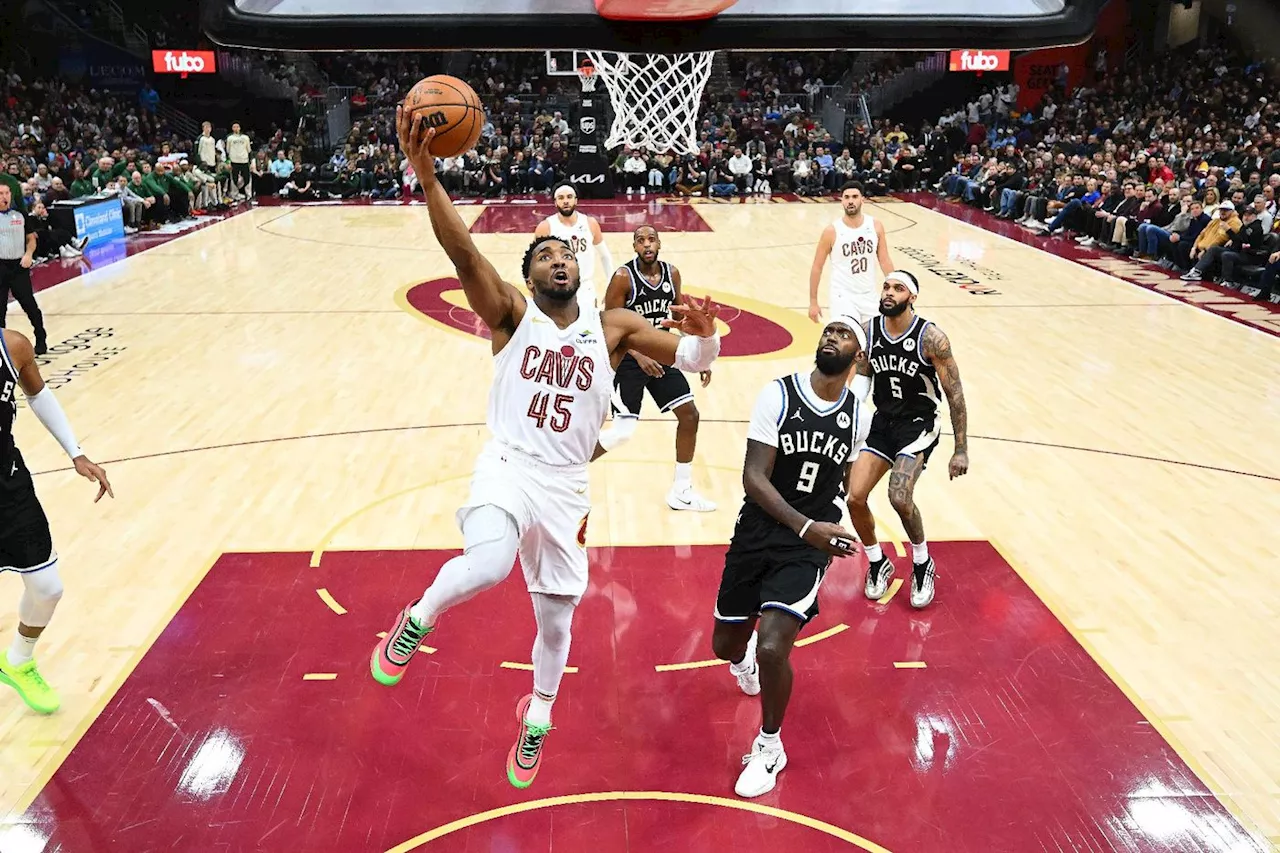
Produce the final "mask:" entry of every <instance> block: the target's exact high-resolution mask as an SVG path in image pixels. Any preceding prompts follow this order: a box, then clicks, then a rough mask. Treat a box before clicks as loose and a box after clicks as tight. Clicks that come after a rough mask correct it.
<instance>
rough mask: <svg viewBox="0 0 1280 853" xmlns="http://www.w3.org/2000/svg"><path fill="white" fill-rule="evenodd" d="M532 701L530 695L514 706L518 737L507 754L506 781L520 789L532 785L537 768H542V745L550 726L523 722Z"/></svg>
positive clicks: (531, 695)
mask: <svg viewBox="0 0 1280 853" xmlns="http://www.w3.org/2000/svg"><path fill="white" fill-rule="evenodd" d="M532 701H533V694H532V693H531V694H529V695H528V696H526V697H524V698H523V699H521V700H520V704H519V705H517V706H516V719H517V720H519V721H520V736H519V737H518V738H516V745H515V746H513V747H511V752H510V753H508V754H507V781H508V782H510V783H511V784H512V785H514V786H516V787H517V788H521V789H523V788H528V787H529V786H530V785H532V784H533V780H534V778H535V777H536V776H537V775H538V768H539V767H541V766H542V744H543V743H544V742H545V741H546V738H547V732H549V731H551V726H535V725H533V724H532V723H530V722H527V721H526V720H525V714H527V713H528V712H529V703H531V702H532Z"/></svg>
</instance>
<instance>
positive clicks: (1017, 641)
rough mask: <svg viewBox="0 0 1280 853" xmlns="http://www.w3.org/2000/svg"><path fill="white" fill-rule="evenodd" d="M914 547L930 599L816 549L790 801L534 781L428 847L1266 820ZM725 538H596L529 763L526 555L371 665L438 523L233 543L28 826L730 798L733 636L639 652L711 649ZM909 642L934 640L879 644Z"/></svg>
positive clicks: (190, 832)
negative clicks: (864, 579) (426, 531)
mask: <svg viewBox="0 0 1280 853" xmlns="http://www.w3.org/2000/svg"><path fill="white" fill-rule="evenodd" d="M932 547H933V549H934V553H935V555H936V557H937V559H938V561H939V566H940V572H941V574H940V581H939V597H938V600H937V602H936V603H935V605H934V606H933V607H932V608H931V609H930V610H928V611H925V612H924V613H920V614H917V613H915V612H913V611H912V610H911V609H910V608H909V607H908V605H907V602H906V600H905V599H906V595H905V592H900V593H899V594H898V595H897V597H895V598H894V599H893V600H892V601H891V602H890V603H889V604H888V605H885V606H880V605H876V604H872V603H869V602H867V601H865V600H864V599H863V598H862V596H861V576H862V573H861V565H860V562H861V561H859V565H854V564H853V563H854V561H853V560H850V561H848V563H849V564H848V565H839V566H837V567H835V568H834V569H833V571H832V574H831V575H830V578H829V581H828V583H827V584H826V585H825V586H824V589H823V598H822V600H821V604H822V614H821V615H820V616H819V618H818V620H817V621H816V622H815V624H814V625H813V626H812V627H811V628H810V629H809V630H808V631H807V632H806V635H807V636H813V635H815V634H817V633H818V632H820V631H823V630H826V629H828V628H831V627H833V626H837V625H840V624H846V625H848V626H849V628H848V629H847V630H845V631H843V632H841V633H837V634H834V635H832V636H830V637H828V638H827V639H823V640H821V641H819V642H816V643H814V644H812V645H810V646H807V647H805V648H801V649H798V650H797V651H796V653H795V656H794V663H795V667H796V673H797V677H796V687H795V693H794V696H793V701H792V707H791V711H790V715H789V717H788V718H787V722H786V724H785V725H784V727H783V738H784V742H785V743H786V746H787V750H788V754H789V757H790V762H791V763H790V765H789V766H788V768H787V770H786V771H785V772H784V773H783V774H782V776H781V779H780V783H779V786H778V788H777V790H775V791H774V792H772V793H771V794H769V795H767V796H765V797H762V798H760V800H757V801H752V802H753V804H759V805H763V806H767V807H772V808H775V809H784V810H786V813H785V814H784V813H777V812H774V813H770V814H759V813H754V812H749V811H740V810H734V809H731V808H727V807H725V806H724V805H722V804H717V803H714V802H711V803H688V802H667V801H663V800H655V799H640V800H634V801H626V802H618V801H611V802H589V803H582V802H579V803H577V804H559V805H555V804H552V805H545V806H544V807H538V808H534V809H532V810H529V811H524V812H520V813H516V814H511V815H507V816H500V817H495V818H493V819H490V820H483V821H481V822H478V823H474V824H473V825H471V826H468V827H463V828H459V829H457V830H456V831H453V832H450V833H448V834H446V835H444V836H443V837H440V838H438V839H436V840H434V841H432V842H430V843H429V844H427V846H426V849H430V850H437V849H438V850H445V851H475V853H481V851H484V853H498V851H503V853H505V852H506V851H520V853H534V852H535V851H557V853H558V851H571V853H620V851H631V852H632V853H650V851H679V853H701V851H707V853H710V852H711V851H722V850H742V849H756V850H769V849H780V848H781V849H803V850H805V851H814V853H822V852H823V851H843V850H850V849H856V848H855V847H853V846H851V844H850V843H849V842H848V841H845V840H838V839H837V838H836V837H833V836H832V835H830V834H828V833H827V831H824V830H822V829H815V828H813V827H812V826H805V825H801V824H799V823H796V822H794V820H793V816H794V815H807V816H809V817H811V818H816V819H818V820H820V821H824V822H826V824H829V825H832V826H834V827H839V828H843V830H845V831H846V832H849V833H855V834H856V835H857V836H860V837H862V838H864V839H868V841H869V842H873V843H874V844H878V845H881V847H879V848H876V847H869V848H867V849H887V850H891V851H895V853H902V851H948V852H949V853H951V852H952V851H954V853H961V851H975V853H976V852H977V851H982V853H991V852H992V851H1006V852H1007V853H1030V851H1039V850H1054V851H1081V850H1088V851H1103V850H1124V851H1227V850H1230V851H1233V853H1239V851H1246V850H1256V849H1260V848H1258V847H1256V846H1255V845H1254V843H1253V842H1252V841H1251V840H1250V839H1249V837H1248V836H1247V835H1246V834H1245V833H1244V832H1243V830H1241V828H1240V827H1239V826H1238V825H1237V824H1236V822H1235V821H1234V820H1233V819H1232V818H1231V817H1230V816H1229V814H1228V813H1227V812H1226V810H1225V809H1224V808H1223V806H1222V805H1220V804H1219V802H1218V801H1217V800H1216V799H1214V797H1213V796H1211V795H1210V794H1209V792H1208V791H1207V790H1206V789H1205V787H1204V786H1203V785H1202V784H1201V783H1200V782H1199V780H1198V779H1197V778H1196V777H1195V776H1194V775H1193V774H1192V773H1191V771H1190V770H1189V769H1188V768H1187V767H1186V765H1184V764H1183V762H1182V761H1181V760H1180V759H1179V758H1178V756H1177V754H1176V753H1175V752H1174V750H1173V749H1172V748H1171V747H1170V746H1169V745H1168V744H1167V743H1166V742H1165V741H1164V740H1163V739H1162V738H1161V736H1160V735H1159V734H1158V733H1157V732H1156V731H1155V730H1154V729H1153V728H1152V726H1150V725H1149V724H1148V723H1147V722H1146V721H1145V720H1144V719H1143V718H1142V716H1141V714H1140V713H1139V712H1138V711H1137V710H1136V709H1135V708H1134V707H1133V705H1132V704H1130V702H1129V701H1128V700H1127V699H1126V698H1125V697H1124V695H1123V694H1122V693H1121V691H1120V690H1119V689H1118V688H1117V687H1116V686H1115V685H1114V684H1113V683H1112V682H1111V681H1110V680H1109V679H1108V678H1107V677H1106V675H1105V674H1104V673H1103V672H1102V671H1101V670H1100V669H1099V668H1098V666H1097V665H1096V664H1095V663H1094V662H1093V660H1092V659H1091V658H1090V657H1089V656H1088V655H1087V654H1086V653H1085V651H1084V650H1083V649H1082V648H1081V647H1080V646H1079V645H1078V644H1077V643H1076V642H1075V640H1074V639H1073V638H1072V637H1071V635H1070V634H1069V633H1068V632H1067V631H1066V630H1065V629H1064V628H1063V626H1062V625H1061V624H1060V623H1059V622H1058V621H1057V620H1056V619H1055V618H1054V616H1053V615H1052V614H1051V613H1050V612H1049V610H1048V609H1047V608H1046V607H1045V606H1044V605H1043V604H1042V603H1041V602H1040V601H1039V600H1038V599H1037V598H1036V597H1035V595H1034V594H1033V593H1032V592H1031V591H1030V590H1029V589H1028V587H1027V586H1026V585H1025V584H1024V583H1023V582H1022V581H1021V579H1020V578H1019V577H1018V576H1017V575H1016V574H1015V573H1014V572H1013V571H1012V570H1011V569H1010V567H1009V566H1008V565H1007V564H1006V563H1005V562H1004V560H1003V559H1001V557H1000V556H999V554H998V553H997V552H996V551H995V550H994V549H993V548H992V547H991V546H990V545H988V544H986V543H981V542H941V543H935V544H934V545H933V546H932ZM723 552H724V548H723V547H722V546H721V547H687V546H685V547H675V548H672V547H652V548H622V549H593V566H592V569H593V578H592V585H591V588H590V590H589V592H588V595H587V596H586V598H585V599H584V601H583V604H582V606H581V608H580V610H579V613H578V616H577V621H576V623H575V626H574V648H573V652H572V654H571V657H570V661H569V662H570V664H571V665H573V666H577V667H579V671H578V672H577V673H576V674H569V675H566V676H565V682H564V685H563V689H562V695H561V698H560V700H559V702H558V703H557V705H556V712H555V724H556V726H557V728H556V730H555V731H554V732H553V733H552V735H551V737H550V739H549V741H548V747H547V749H548V754H547V759H546V763H545V765H544V767H543V770H542V775H541V776H540V777H539V779H538V781H537V783H536V784H535V785H534V787H533V788H532V789H531V790H530V791H528V792H519V791H516V790H515V789H513V788H511V787H509V786H508V784H507V782H506V780H505V775H504V771H503V764H504V760H505V758H506V753H507V750H508V748H509V746H510V743H511V741H512V740H513V738H514V736H515V720H514V713H515V712H514V709H515V705H516V701H517V700H518V699H519V698H520V696H521V695H523V694H524V693H525V692H527V691H528V689H529V686H530V680H531V678H530V674H529V673H527V672H521V671H515V670H508V669H503V668H501V667H500V664H501V663H502V662H503V661H514V662H521V661H527V660H528V657H529V649H530V645H531V642H532V639H533V617H532V614H531V612H530V607H529V603H528V596H527V594H526V593H525V592H524V590H523V586H522V583H521V582H520V580H519V574H518V573H516V574H515V575H514V576H513V577H512V578H511V579H509V580H508V581H507V582H506V583H504V584H502V585H501V586H499V587H498V588H496V589H495V590H492V591H491V592H489V593H486V594H484V595H483V596H482V597H480V598H478V599H476V600H473V601H471V602H469V603H468V604H466V605H464V606H463V607H462V608H460V609H459V610H457V611H455V612H453V613H450V614H448V615H446V617H445V618H444V619H443V621H442V622H441V626H440V630H439V632H438V633H437V634H435V635H433V637H432V638H431V642H432V645H434V646H437V647H438V651H437V652H436V653H435V654H432V655H426V654H423V655H420V659H419V661H418V662H417V664H416V666H415V667H414V668H413V669H411V670H410V672H409V673H408V674H407V676H406V679H405V681H404V682H402V683H401V684H400V685H399V686H397V687H395V688H385V687H382V686H380V685H378V684H376V683H374V681H373V680H372V678H371V677H370V676H369V673H368V656H369V653H370V651H371V649H372V646H373V643H374V642H375V634H376V633H377V632H378V631H381V630H385V629H386V627H387V626H388V625H389V624H390V622H391V620H392V617H393V616H394V613H395V611H396V609H397V608H398V607H400V606H402V605H403V604H404V603H405V602H407V601H408V600H410V599H412V598H413V597H415V596H416V595H417V594H419V592H420V590H421V589H422V588H423V586H424V585H425V583H426V582H427V581H428V580H429V579H430V577H431V576H432V575H433V573H434V572H435V570H436V568H437V567H438V566H439V565H440V564H441V563H442V562H443V561H444V560H445V559H446V558H448V557H449V556H451V554H450V553H448V552H442V551H425V552H384V553H332V554H327V555H325V557H324V560H323V562H322V564H321V566H320V567H319V568H309V567H308V555H306V554H249V555H246V554H228V555H224V556H223V557H222V559H221V560H219V561H218V563H217V564H216V565H215V566H214V567H213V569H212V570H211V571H210V573H209V574H208V576H207V577H206V578H205V580H204V581H203V583H201V585H200V586H199V587H198V588H197V590H196V591H195V593H194V594H193V595H192V596H191V597H190V599H189V600H188V601H187V602H186V603H185V604H184V606H183V607H182V609H181V610H180V611H179V612H178V614H177V615H176V616H175V618H174V619H173V620H172V622H171V623H170V625H169V626H168V628H167V629H166V630H165V631H164V633H163V634H162V635H161V636H160V638H159V639H158V640H157V642H156V643H155V645H154V646H153V647H152V648H151V650H150V651H149V652H148V653H147V655H146V656H145V657H144V658H143V659H142V661H141V663H140V664H139V666H138V667H137V669H136V670H135V671H134V672H133V674H132V675H131V676H130V677H129V678H128V680H127V681H126V682H125V683H124V685H123V686H122V687H121V689H120V690H119V692H118V693H117V694H116V696H115V697H114V698H113V699H112V701H111V702H110V704H109V705H108V706H107V708H106V710H105V711H104V712H103V713H102V715H101V716H100V717H99V718H98V720H97V721H96V722H95V723H94V724H93V725H92V727H91V728H90V729H89V731H88V732H87V733H86V734H85V736H84V738H83V739H82V741H81V742H80V744H79V745H78V746H77V747H76V748H75V750H74V751H73V752H72V753H71V755H70V756H69V757H68V758H67V760H66V761H65V762H64V764H63V765H62V767H61V768H60V769H59V770H58V772H57V773H56V774H55V775H54V777H53V779H52V780H51V781H50V782H49V784H48V785H47V786H46V788H45V790H44V791H43V793H42V794H41V795H40V796H39V798H38V799H37V801H36V802H35V804H34V805H33V806H32V807H31V808H30V810H29V811H28V812H27V814H26V816H25V818H24V819H25V820H27V821H29V822H30V824H29V827H28V830H29V831H28V832H27V833H26V834H27V836H28V837H37V838H39V837H47V843H46V844H45V845H44V847H43V848H42V849H43V850H45V851H68V853H71V852H72V851H74V853H92V852H93V851H130V853H144V851H201V853H208V852H209V851H256V850H281V851H342V852H343V853H354V851H381V850H387V849H391V848H393V847H395V846H396V845H400V844H402V843H403V842H406V841H409V840H410V839H413V838H415V837H417V836H419V835H420V834H422V833H425V832H427V831H428V830H431V829H433V828H436V827H441V826H443V825H446V824H449V823H450V822H453V821H456V820H459V819H464V818H467V817H468V816H470V815H476V814H478V813H484V812H487V811H489V810H492V809H495V808H500V807H503V806H507V805H511V804H521V803H527V802H530V801H534V800H539V799H542V798H547V797H557V796H564V795H582V794H590V793H598V792H618V791H622V792H677V793H681V792H683V793H689V794H698V795H709V796H712V797H718V798H723V799H724V800H726V801H729V802H733V801H735V798H734V795H733V791H732V788H733V782H734V780H735V778H736V776H737V773H738V771H739V769H740V767H741V765H740V761H739V760H740V757H741V756H742V755H743V754H744V753H745V752H746V751H747V749H748V747H749V745H750V742H751V739H752V737H753V735H754V734H755V732H756V730H757V727H758V725H759V708H758V703H757V701H756V700H755V699H751V698H748V697H745V696H743V695H741V694H740V693H739V692H738V691H737V686H736V684H735V682H734V681H733V679H732V678H731V677H730V676H729V674H728V672H727V670H726V669H725V668H724V667H723V666H716V667H715V668H706V669H690V670H682V671H670V672H658V671H655V668H654V667H655V666H656V665H661V664H669V663H678V662H686V661H695V660H700V659H703V658H707V657H710V643H709V633H710V629H711V607H712V601H713V598H714V593H715V589H716V585H717V581H718V578H719V572H720V566H721V561H722V559H723ZM897 562H898V564H899V565H900V566H903V567H904V568H905V563H906V561H905V560H903V559H902V558H898V559H897ZM899 574H902V571H901V570H900V572H899ZM317 588H325V589H327V590H328V592H329V593H331V594H332V596H333V598H334V599H335V600H336V601H337V602H338V603H340V604H341V605H342V606H343V607H345V608H346V609H347V611H348V612H347V613H346V614H345V615H337V614H336V613H335V612H333V611H332V610H330V609H329V608H328V607H327V606H326V605H325V604H324V603H323V601H322V599H321V598H320V596H319V595H318V594H317V591H316V590H317ZM107 639H108V638H104V642H106V641H107ZM914 661H923V662H924V663H925V664H926V668H924V669H900V668H895V666H894V664H895V662H914ZM309 673H327V674H333V675H334V676H336V677H335V678H334V679H333V680H326V681H304V680H303V677H304V675H307V674H309ZM738 802H741V801H738ZM406 849H407V848H406Z"/></svg>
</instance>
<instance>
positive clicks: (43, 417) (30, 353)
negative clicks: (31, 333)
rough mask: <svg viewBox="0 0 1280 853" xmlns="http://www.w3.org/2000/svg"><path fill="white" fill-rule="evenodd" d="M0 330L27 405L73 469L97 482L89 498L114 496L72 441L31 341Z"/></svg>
mask: <svg viewBox="0 0 1280 853" xmlns="http://www.w3.org/2000/svg"><path fill="white" fill-rule="evenodd" d="M0 331H2V333H3V335H4V345H5V348H6V349H7V350H8V351H9V357H10V358H11V359H13V367H14V369H15V370H17V371H18V385H20V386H21V387H22V393H23V394H25V395H26V397H27V405H28V406H30V407H31V412H32V414H34V415H35V416H36V418H38V419H39V421H40V423H41V424H43V425H44V428H45V429H47V430H48V431H49V434H50V435H52V436H53V437H54V438H55V439H56V440H57V442H58V444H60V445H62V449H63V450H65V451H66V453H67V456H69V457H70V458H71V461H72V464H74V465H75V466H76V473H77V474H79V475H80V476H81V477H84V478H85V479H87V480H92V481H93V482H95V483H97V484H98V496H97V497H96V498H94V499H93V502H94V503H97V502H98V501H100V500H102V496H103V495H110V496H111V497H113V498H114V497H115V496H116V495H115V492H113V491H112V490H111V483H110V482H109V481H108V480H107V472H106V471H104V470H102V468H101V467H100V466H99V465H96V464H95V463H94V462H92V461H91V460H90V459H89V457H88V456H85V455H84V451H83V450H81V449H80V443H79V442H78V441H76V434H75V431H74V430H72V429H71V424H70V422H68V421H67V415H66V413H65V412H63V411H62V406H61V405H59V403H58V398H57V397H55V396H54V395H53V389H52V388H50V387H48V386H47V385H45V384H44V377H42V376H41V375H40V366H39V365H38V364H36V353H35V350H34V349H33V348H32V347H31V341H29V340H27V338H26V336H25V335H22V334H19V333H18V332H13V331H10V330H9V329H4V330H0Z"/></svg>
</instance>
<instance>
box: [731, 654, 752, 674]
mask: <svg viewBox="0 0 1280 853" xmlns="http://www.w3.org/2000/svg"><path fill="white" fill-rule="evenodd" d="M755 668H756V659H755V658H754V657H751V656H750V655H747V654H744V655H743V656H742V660H740V661H738V662H737V663H734V662H733V661H730V662H729V671H730V672H732V673H733V674H734V675H744V674H746V673H748V672H751V670H753V669H755Z"/></svg>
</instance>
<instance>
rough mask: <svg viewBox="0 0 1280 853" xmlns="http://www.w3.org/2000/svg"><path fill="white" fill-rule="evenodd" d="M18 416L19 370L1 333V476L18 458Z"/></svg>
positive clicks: (5, 473) (5, 475)
mask: <svg viewBox="0 0 1280 853" xmlns="http://www.w3.org/2000/svg"><path fill="white" fill-rule="evenodd" d="M17 417H18V370H17V368H16V367H15V366H14V364H13V359H12V358H10V356H9V348H8V347H7V346H5V344H4V335H3V334H2V333H0V477H7V476H8V475H9V471H10V469H11V468H12V467H13V463H14V461H15V460H16V459H17V450H16V445H15V444H14V442H13V422H14V420H16V419H17Z"/></svg>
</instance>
